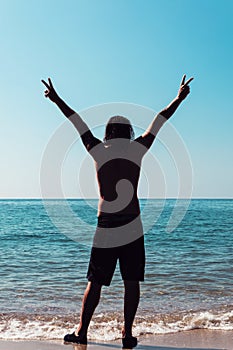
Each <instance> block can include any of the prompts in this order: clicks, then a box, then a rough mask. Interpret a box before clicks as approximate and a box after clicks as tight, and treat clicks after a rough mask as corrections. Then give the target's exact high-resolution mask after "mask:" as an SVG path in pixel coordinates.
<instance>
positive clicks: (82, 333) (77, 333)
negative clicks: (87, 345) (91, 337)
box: [74, 330, 87, 339]
mask: <svg viewBox="0 0 233 350" xmlns="http://www.w3.org/2000/svg"><path fill="white" fill-rule="evenodd" d="M74 334H75V335H76V337H80V338H82V339H83V338H87V332H82V331H79V330H76V331H75V332H74Z"/></svg>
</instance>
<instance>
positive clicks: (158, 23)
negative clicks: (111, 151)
mask: <svg viewBox="0 0 233 350" xmlns="http://www.w3.org/2000/svg"><path fill="white" fill-rule="evenodd" d="M232 18H233V2H232V1H231V0H202V1H201V0H199V1H196V0H147V1H143V0H118V1H112V0H108V1H107V0H99V1H98V0H96V1H94V0H92V1H91V0H86V1H84V0H83V1H81V0H76V1H73V0H69V1H65V0H64V1H63V0H59V1H54V0H51V1H44V0H42V1H40V2H37V1H34V0H33V1H28V0H22V1H17V0H15V1H7V2H6V1H1V11H0V33H1V36H0V43H1V86H0V89H1V91H0V94H1V106H0V121H1V129H0V157H1V172H0V197H1V198H40V197H41V172H43V174H42V176H43V179H45V178H46V176H47V177H48V183H47V187H48V188H47V189H46V190H45V191H44V192H43V191H42V192H43V196H46V195H47V196H52V197H56V196H59V191H58V192H56V188H54V190H53V191H50V190H49V187H50V186H51V184H52V183H56V176H58V177H61V178H62V180H61V181H62V190H63V194H64V196H66V197H74V198H76V197H83V196H87V197H96V196H97V188H96V184H95V174H94V166H93V163H92V161H91V159H90V156H88V155H87V154H86V152H85V150H84V147H83V145H82V144H81V142H80V140H79V139H78V138H77V140H74V139H73V134H72V131H70V129H69V128H70V126H69V125H68V124H67V121H66V120H65V117H64V116H63V115H62V113H61V112H60V111H59V110H58V109H57V107H56V106H55V105H54V104H53V103H51V102H50V101H49V100H47V99H45V98H44V95H43V91H44V87H43V85H42V84H41V79H47V78H48V77H51V79H52V80H53V82H54V86H55V88H56V89H57V91H58V93H59V94H60V96H61V97H62V98H63V99H64V100H65V101H66V102H67V103H68V104H69V105H71V107H72V108H73V109H75V110H76V111H77V112H79V113H80V115H81V116H83V117H84V118H85V120H86V121H87V122H88V125H89V127H90V128H92V130H93V132H94V133H95V134H96V135H97V136H98V137H101V138H102V137H103V134H104V125H105V124H106V122H107V120H108V118H109V117H110V116H111V115H112V114H113V115H114V114H119V113H122V114H124V115H126V116H127V117H130V120H131V122H132V124H133V125H134V126H135V131H136V135H139V134H140V133H141V132H143V130H144V129H145V128H146V127H147V126H148V124H150V122H151V120H152V118H153V116H154V114H156V113H158V112H159V111H160V110H161V109H163V108H164V107H165V106H166V105H167V104H168V103H170V101H171V100H172V99H173V98H175V96H176V94H177V91H178V88H179V84H180V81H181V78H182V75H183V74H184V73H186V74H187V77H191V76H193V77H194V80H193V81H192V83H191V84H190V88H191V93H190V95H189V96H188V97H187V99H186V100H185V101H184V102H183V104H182V105H181V106H180V107H179V109H178V110H177V111H176V113H175V115H174V116H173V117H172V118H171V120H170V121H169V122H168V123H169V124H167V125H165V126H164V128H163V129H162V130H161V132H160V133H159V135H158V139H157V140H156V141H155V143H154V145H153V146H152V148H151V150H150V154H149V155H148V157H147V158H145V161H144V168H143V169H144V170H143V172H142V180H141V183H140V184H141V187H140V191H139V195H140V196H141V197H146V196H152V197H161V196H166V197H176V196H177V194H178V193H179V189H180V186H186V187H187V188H188V189H187V193H189V195H190V196H192V197H193V198H232V197H233V180H232V179H233V163H232V151H233V137H232V129H233V112H232V98H233V90H232V81H233V66H232V62H233V43H232V37H233V22H232ZM101 112H102V114H101ZM60 131H62V132H63V134H62V133H61V132H60ZM59 132H60V134H59ZM59 135H60V136H59ZM169 135H170V136H169ZM58 136H59V137H60V138H59V137H58ZM69 137H70V139H69ZM67 138H68V139H67ZM55 139H56V140H55ZM65 140H68V141H67V142H66V143H65ZM53 141H54V142H55V141H56V142H55V143H53ZM51 143H52V148H51ZM180 143H182V146H181V148H180V150H181V151H179V147H178V144H180ZM62 147H66V149H63V150H62ZM51 150H52V151H51ZM48 152H50V158H49V164H47V163H46V164H45V158H46V156H47V154H48ZM187 155H188V157H187ZM53 157H54V158H53ZM56 157H63V158H62V159H60V161H61V163H60V164H61V169H60V170H58V173H59V174H58V173H56V171H55V170H56V169H54V171H53V172H50V168H49V167H53V159H54V162H55V159H56ZM177 164H178V165H177ZM46 167H47V168H48V169H47V168H46ZM190 167H191V169H192V172H190V171H189V173H186V170H187V169H189V170H190ZM61 174H62V175H61ZM153 179H154V183H153V186H154V187H153V191H152V193H150V189H149V186H150V184H149V183H150V182H151V181H152V182H153ZM43 181H45V180H43ZM46 191H47V192H46ZM156 191H157V192H156Z"/></svg>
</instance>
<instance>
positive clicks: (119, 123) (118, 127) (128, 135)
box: [104, 116, 134, 142]
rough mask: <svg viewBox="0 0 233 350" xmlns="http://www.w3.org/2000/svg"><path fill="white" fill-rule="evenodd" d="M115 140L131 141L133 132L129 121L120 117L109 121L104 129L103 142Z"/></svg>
mask: <svg viewBox="0 0 233 350" xmlns="http://www.w3.org/2000/svg"><path fill="white" fill-rule="evenodd" d="M117 138H123V139H128V140H133V138H134V130H133V127H132V125H131V123H130V121H129V119H127V118H125V117H121V116H114V117H111V118H110V119H109V121H108V123H107V125H106V129H105V136H104V142H107V141H109V140H111V139H117Z"/></svg>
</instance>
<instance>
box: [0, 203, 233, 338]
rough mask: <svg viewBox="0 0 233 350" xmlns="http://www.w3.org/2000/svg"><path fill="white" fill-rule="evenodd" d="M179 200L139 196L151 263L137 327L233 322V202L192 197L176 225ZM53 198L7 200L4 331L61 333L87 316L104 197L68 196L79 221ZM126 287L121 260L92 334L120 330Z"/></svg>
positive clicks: (0, 265) (144, 330)
mask: <svg viewBox="0 0 233 350" xmlns="http://www.w3.org/2000/svg"><path fill="white" fill-rule="evenodd" d="M175 203H176V202H175V200H171V199H170V200H169V199H168V200H166V201H161V200H140V204H141V207H142V209H143V208H144V207H147V212H146V214H145V215H142V221H143V224H144V227H146V230H145V231H146V232H145V243H146V257H147V259H146V260H147V263H146V275H145V282H143V283H142V284H141V300H140V306H139V309H138V313H137V316H136V319H135V325H134V330H133V331H134V334H135V335H136V336H137V335H142V334H158V333H169V332H178V331H181V330H189V329H195V328H209V329H221V330H233V281H232V276H233V200H231V199H229V200H227V199H216V200H215V199H201V200H198V199H193V200H191V203H190V205H189V207H188V210H187V211H186V213H185V216H184V218H183V220H182V221H181V222H180V224H179V225H178V226H177V227H176V228H175V229H174V230H173V231H172V232H171V233H168V232H167V230H166V226H167V223H168V221H169V218H170V215H171V211H172V209H173V208H174V206H175ZM44 204H45V203H43V201H42V200H26V199H24V200H21V199H17V200H0V222H1V225H0V238H1V244H0V305H1V310H0V339H9V338H10V339H62V338H63V336H64V334H66V333H67V331H73V330H74V328H75V326H76V325H77V324H78V322H79V311H80V308H81V301H82V295H83V292H84V290H85V287H86V283H87V281H86V270H87V266H88V261H89V254H90V249H91V243H92V236H93V233H94V228H95V225H96V206H97V201H95V200H89V201H87V202H86V201H84V200H68V201H66V206H67V205H68V207H69V208H70V211H71V212H72V213H73V217H74V218H75V217H76V218H78V219H79V220H78V221H77V220H76V221H75V220H73V219H72V220H69V217H67V216H65V214H64V213H65V211H64V208H63V204H64V201H62V200H49V201H47V202H46V205H45V206H44ZM179 205H180V206H181V209H182V201H181V203H180V204H179ZM48 208H49V211H47V210H46V209H48ZM48 213H49V214H48ZM51 213H52V214H51ZM148 222H150V225H149V226H148ZM151 223H152V224H151ZM123 295H124V290H123V285H122V280H121V277H120V273H119V268H117V269H116V272H115V275H114V278H113V281H112V284H111V286H110V287H103V290H102V296H101V300H100V304H99V305H98V307H97V309H96V312H95V315H94V317H93V320H92V322H91V325H90V330H89V338H90V339H96V340H114V339H117V338H120V336H121V327H122V322H123Z"/></svg>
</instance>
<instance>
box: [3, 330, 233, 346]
mask: <svg viewBox="0 0 233 350" xmlns="http://www.w3.org/2000/svg"><path fill="white" fill-rule="evenodd" d="M121 348H122V346H121V340H118V341H115V342H106V343H105V342H93V341H90V342H89V343H88V345H87V346H85V345H72V344H69V345H64V344H63V342H62V341H53V342H51V341H50V342H49V341H12V340H1V341H0V350H69V349H70V350H85V349H86V350H100V349H103V350H110V349H121ZM136 349H137V350H194V349H195V350H203V349H209V350H220V349H221V350H223V349H226V350H233V332H232V331H210V330H194V331H186V332H179V333H173V334H164V335H156V336H154V335H153V336H147V337H141V338H140V339H139V344H138V346H137V348H136Z"/></svg>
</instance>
